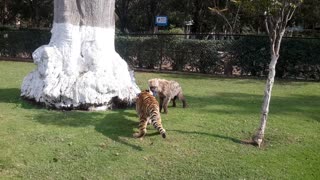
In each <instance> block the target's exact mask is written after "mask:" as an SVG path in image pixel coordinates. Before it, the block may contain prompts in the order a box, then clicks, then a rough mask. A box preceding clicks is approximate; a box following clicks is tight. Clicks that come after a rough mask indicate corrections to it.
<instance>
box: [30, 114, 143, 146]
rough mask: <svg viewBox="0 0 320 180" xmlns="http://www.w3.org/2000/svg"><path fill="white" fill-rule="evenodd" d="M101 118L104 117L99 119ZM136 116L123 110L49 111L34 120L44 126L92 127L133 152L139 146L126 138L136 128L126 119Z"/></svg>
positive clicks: (135, 124)
mask: <svg viewBox="0 0 320 180" xmlns="http://www.w3.org/2000/svg"><path fill="white" fill-rule="evenodd" d="M101 116H104V117H103V118H101ZM133 116H136V115H135V114H134V113H128V112H126V111H125V110H114V111H112V112H110V113H108V114H103V113H99V112H80V111H50V112H48V113H41V114H39V115H38V116H37V117H35V118H34V119H35V120H36V121H37V122H39V123H41V124H46V125H56V126H70V127H86V126H94V128H95V130H96V131H97V132H99V133H101V134H103V135H104V136H106V137H108V138H110V139H112V140H114V141H116V142H118V143H121V144H124V145H126V146H129V147H131V148H133V149H135V150H138V151H142V150H143V149H142V148H141V147H140V146H137V145H135V144H131V143H129V142H128V141H126V138H133V137H132V134H133V133H134V132H133V128H134V127H136V126H137V122H134V121H132V120H130V119H128V117H133Z"/></svg>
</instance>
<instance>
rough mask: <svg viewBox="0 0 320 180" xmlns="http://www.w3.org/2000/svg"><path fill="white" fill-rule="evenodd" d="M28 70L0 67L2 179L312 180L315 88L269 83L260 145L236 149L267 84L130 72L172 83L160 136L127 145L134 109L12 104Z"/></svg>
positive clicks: (319, 105)
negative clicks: (174, 93) (173, 95)
mask: <svg viewBox="0 0 320 180" xmlns="http://www.w3.org/2000/svg"><path fill="white" fill-rule="evenodd" d="M34 68H35V66H34V65H33V64H31V63H15V62H1V61H0V179H8V178H10V179H11V178H12V179H319V177H320V171H319V168H320V153H319V152H320V141H319V139H320V84H319V83H314V82H290V81H279V80H277V81H276V83H275V86H274V89H273V96H272V100H271V107H270V116H269V120H268V123H267V129H266V136H265V138H266V143H265V145H264V146H263V147H262V148H261V149H258V148H257V147H254V146H251V145H245V144H241V143H240V142H241V140H243V139H249V138H250V137H251V136H252V135H253V133H254V132H255V129H256V128H257V127H258V125H259V121H260V120H259V117H260V107H261V104H262V96H263V90H264V85H265V80H254V79H226V78H214V77H202V76H197V75H172V74H156V73H140V72H137V73H136V79H137V83H138V85H139V86H140V87H141V88H142V89H145V88H146V87H147V80H148V79H150V78H156V77H159V78H165V79H172V80H176V81H178V82H179V83H180V84H181V86H182V87H183V90H184V94H185V96H186V99H187V102H188V105H189V106H188V108H186V109H183V108H182V104H181V102H179V103H178V104H177V107H176V108H172V107H169V113H168V114H167V115H164V114H162V120H163V125H164V128H165V129H166V130H167V138H166V139H163V138H161V136H160V135H159V134H158V133H157V132H156V131H155V130H154V129H153V127H151V126H149V127H148V134H147V136H146V137H144V138H143V139H142V140H140V139H134V138H133V137H132V134H133V133H134V132H135V131H136V130H137V126H138V118H137V115H136V113H135V110H134V109H126V110H114V111H107V112H83V111H52V110H47V109H45V108H42V107H39V106H36V105H33V104H30V103H28V102H25V101H23V100H22V99H21V98H20V86H21V83H22V80H23V77H24V76H26V75H27V74H28V73H29V72H31V71H32V70H33V69H34Z"/></svg>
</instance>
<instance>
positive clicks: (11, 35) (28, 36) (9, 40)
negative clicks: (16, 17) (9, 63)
mask: <svg viewBox="0 0 320 180" xmlns="http://www.w3.org/2000/svg"><path fill="white" fill-rule="evenodd" d="M50 35H51V34H50V32H48V31H45V30H43V31H42V30H30V29H29V30H20V31H15V30H9V31H0V56H2V57H20V58H21V57H22V58H31V54H32V52H33V51H34V50H35V49H36V48H38V47H40V46H41V45H44V44H48V42H49V39H50Z"/></svg>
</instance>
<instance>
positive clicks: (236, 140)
mask: <svg viewBox="0 0 320 180" xmlns="http://www.w3.org/2000/svg"><path fill="white" fill-rule="evenodd" d="M168 131H173V132H178V133H182V134H194V135H204V136H211V137H214V138H220V139H225V140H229V141H232V142H234V143H238V144H243V143H242V141H241V140H239V139H236V138H233V137H228V136H222V135H218V134H210V133H204V132H197V131H182V130H168Z"/></svg>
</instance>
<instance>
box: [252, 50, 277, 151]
mask: <svg viewBox="0 0 320 180" xmlns="http://www.w3.org/2000/svg"><path fill="white" fill-rule="evenodd" d="M278 58H279V56H277V55H275V54H272V55H271V62H270V64H269V74H268V79H267V82H266V87H265V90H264V97H263V103H262V108H261V118H260V127H259V129H258V130H257V132H256V135H255V136H254V138H253V141H254V142H255V143H256V144H257V145H258V146H259V147H260V146H261V144H262V141H263V139H264V132H265V128H266V125H267V119H268V113H269V105H270V100H271V92H272V87H273V84H274V77H275V75H276V64H277V60H278Z"/></svg>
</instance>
